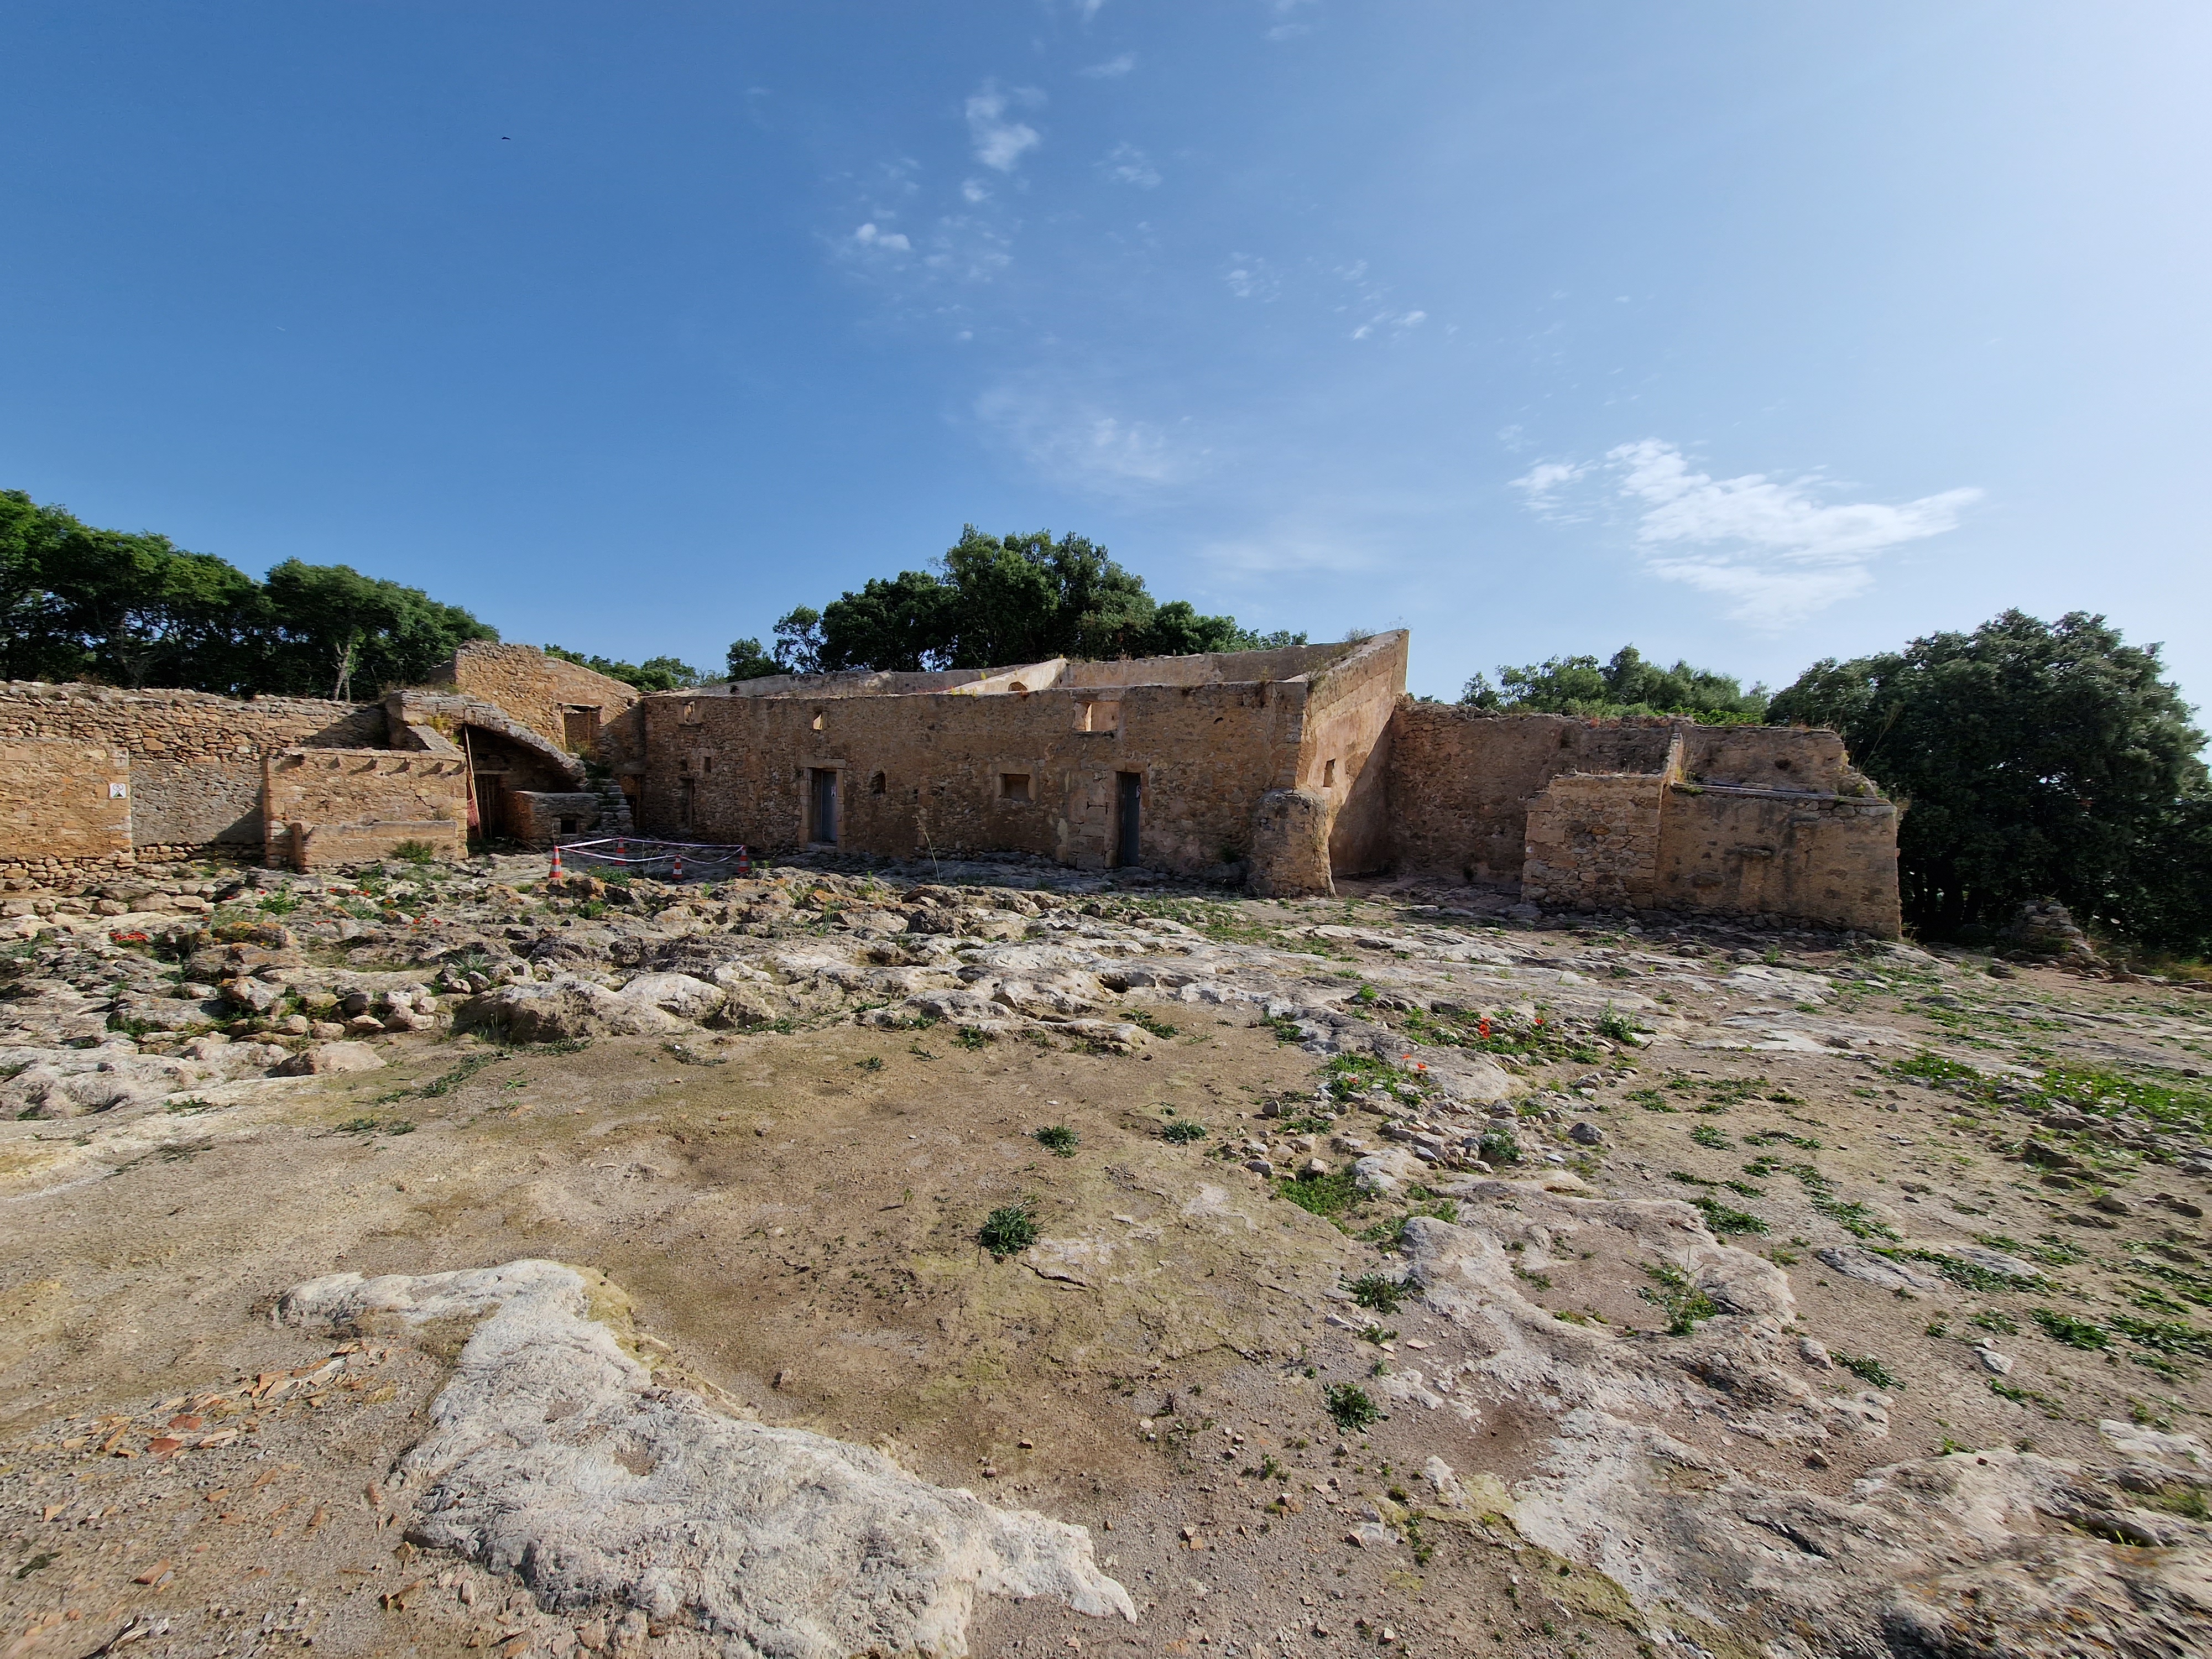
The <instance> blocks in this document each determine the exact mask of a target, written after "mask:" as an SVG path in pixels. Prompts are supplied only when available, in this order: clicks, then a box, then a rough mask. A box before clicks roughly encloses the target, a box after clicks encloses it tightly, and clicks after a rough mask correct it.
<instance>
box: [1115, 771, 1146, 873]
mask: <svg viewBox="0 0 2212 1659" xmlns="http://www.w3.org/2000/svg"><path fill="white" fill-rule="evenodd" d="M1115 776H1116V777H1117V778H1118V779H1119V780H1120V785H1119V788H1120V808H1121V810H1120V811H1119V812H1118V814H1117V815H1116V824H1115V848H1114V862H1115V863H1116V864H1118V865H1121V866H1124V867H1125V868H1127V867H1133V866H1136V865H1139V864H1141V863H1142V862H1143V861H1144V860H1143V858H1142V856H1141V854H1142V851H1143V848H1144V824H1143V817H1144V805H1145V778H1144V774H1142V773H1141V772H1119V773H1116V774H1115Z"/></svg>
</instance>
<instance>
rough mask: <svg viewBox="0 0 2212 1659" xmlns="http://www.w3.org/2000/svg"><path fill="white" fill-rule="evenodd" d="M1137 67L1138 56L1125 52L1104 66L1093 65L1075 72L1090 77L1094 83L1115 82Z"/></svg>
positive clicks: (1110, 59) (1106, 62)
mask: <svg viewBox="0 0 2212 1659" xmlns="http://www.w3.org/2000/svg"><path fill="white" fill-rule="evenodd" d="M1136 67H1137V54H1136V53H1135V52H1123V53H1122V54H1121V56H1120V57H1119V58H1108V59H1107V60H1106V61H1105V62H1104V63H1103V64H1090V65H1089V66H1087V67H1086V68H1084V69H1079V70H1076V71H1075V72H1076V73H1077V74H1078V75H1083V76H1089V77H1090V78H1091V80H1093V81H1113V80H1118V79H1119V78H1120V77H1121V76H1124V75H1127V73H1128V72H1129V71H1130V70H1133V69H1134V68H1136Z"/></svg>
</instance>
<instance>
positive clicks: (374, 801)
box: [263, 749, 468, 872]
mask: <svg viewBox="0 0 2212 1659" xmlns="http://www.w3.org/2000/svg"><path fill="white" fill-rule="evenodd" d="M467 773H468V766H467V763H466V762H465V761H463V760H461V759H459V758H457V757H453V756H449V755H426V754H419V753H409V752H406V751H404V750H390V749H288V750H283V752H282V753H280V754H276V755H272V756H270V757H268V759H267V760H266V761H265V762H264V772H263V796H264V800H265V801H266V802H267V817H266V820H265V830H264V833H265V838H266V851H265V854H264V857H265V860H266V861H267V862H268V863H270V865H284V864H289V865H290V866H292V867H293V868H294V869H295V870H300V871H303V872H304V871H309V870H321V869H327V868H329V867H330V866H332V865H337V864H349V863H356V862H359V861H362V860H369V859H380V858H386V857H388V856H389V855H390V854H391V853H392V849H393V848H396V847H398V845H399V843H400V842H406V841H421V842H428V843H429V844H430V845H431V846H432V847H433V848H435V849H436V850H437V853H438V855H439V856H440V857H441V858H448V859H460V858H465V857H466V856H467V855H468V776H467Z"/></svg>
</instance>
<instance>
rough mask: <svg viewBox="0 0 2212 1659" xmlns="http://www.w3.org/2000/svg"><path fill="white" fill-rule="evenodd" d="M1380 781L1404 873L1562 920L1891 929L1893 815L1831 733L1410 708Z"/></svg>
mask: <svg viewBox="0 0 2212 1659" xmlns="http://www.w3.org/2000/svg"><path fill="white" fill-rule="evenodd" d="M1389 803H1390V816H1391V820H1392V823H1391V832H1392V840H1393V848H1394V854H1395V863H1396V867H1398V868H1399V869H1401V870H1406V871H1429V872H1437V873H1439V874H1449V875H1451V876H1454V877H1456V878H1459V879H1461V880H1463V881H1468V882H1473V883H1477V884H1487V885H1492V886H1496V887H1500V888H1504V889H1507V890H1512V889H1514V888H1516V886H1517V888H1518V890H1519V891H1520V894H1521V896H1522V898H1524V899H1526V900H1528V901H1529V902H1533V903H1538V904H1544V905H1549V906H1554V907H1558V908H1570V909H1596V908H1633V909H1646V908H1657V909H1668V910H1679V911H1704V912H1707V913H1711V914H1716V915H1736V916H1746V917H1759V916H1763V917H1766V918H1769V919H1770V920H1780V919H1784V918H1790V919H1794V920H1798V921H1812V922H1815V923H1818V924H1819V925H1820V926H1823V927H1838V928H1845V929H1856V930H1857V931H1860V932H1864V933H1873V934H1876V935H1879V936H1881V937H1884V938H1894V937H1895V936H1896V935H1897V934H1898V933H1899V929H1900V927H1901V917H1900V912H1899V897H1898V886H1897V811H1896V808H1895V807H1893V805H1890V803H1888V802H1887V801H1885V800H1883V799H1881V795H1880V794H1879V793H1878V792H1877V791H1876V790H1875V787H1874V786H1873V784H1872V783H1871V782H1870V781H1869V780H1868V779H1866V778H1865V777H1864V776H1863V775H1861V774H1859V773H1858V772H1857V771H1855V770H1853V769H1852V768H1851V766H1850V757H1848V756H1847V755H1846V754H1845V752H1844V744H1843V740H1842V739H1841V738H1838V736H1837V735H1836V734H1835V733H1834V732H1816V731H1804V730H1799V729H1796V728H1790V727H1782V726H1699V725H1698V724H1696V723H1695V722H1694V721H1690V720H1616V721H1601V720H1578V719H1576V718H1574V717H1572V716H1569V715H1562V714H1486V713H1483V712H1481V711H1478V710H1473V709H1463V708H1454V707H1450V706H1449V705H1445V704H1441V703H1425V702H1413V701H1412V700H1411V699H1407V700H1406V701H1404V702H1401V703H1400V704H1399V706H1398V710H1397V714H1396V717H1395V720H1394V721H1393V725H1392V729H1391V733H1390V760H1389Z"/></svg>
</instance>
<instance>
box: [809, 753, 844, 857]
mask: <svg viewBox="0 0 2212 1659" xmlns="http://www.w3.org/2000/svg"><path fill="white" fill-rule="evenodd" d="M813 781H814V802H813V811H812V813H811V817H812V818H813V824H812V826H811V827H812V829H813V833H812V834H811V835H810V836H808V837H807V839H808V840H809V841H817V842H828V843H829V845H831V846H833V847H834V846H836V843H837V774H836V770H835V769H832V768H830V767H827V766H817V767H816V768H815V769H814V779H813Z"/></svg>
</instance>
